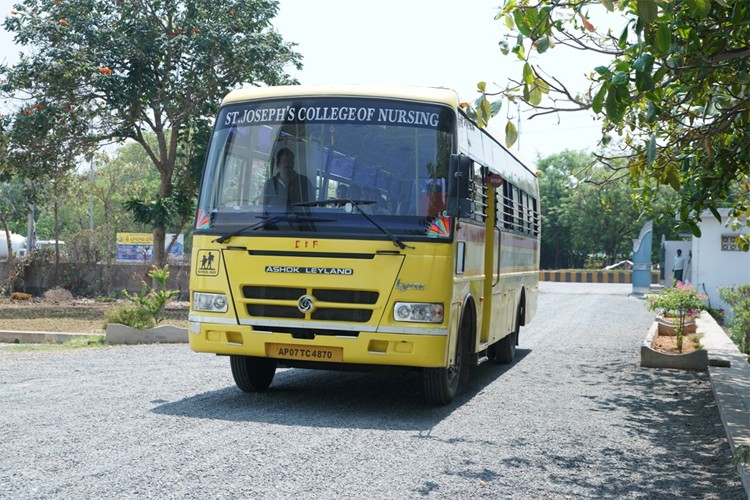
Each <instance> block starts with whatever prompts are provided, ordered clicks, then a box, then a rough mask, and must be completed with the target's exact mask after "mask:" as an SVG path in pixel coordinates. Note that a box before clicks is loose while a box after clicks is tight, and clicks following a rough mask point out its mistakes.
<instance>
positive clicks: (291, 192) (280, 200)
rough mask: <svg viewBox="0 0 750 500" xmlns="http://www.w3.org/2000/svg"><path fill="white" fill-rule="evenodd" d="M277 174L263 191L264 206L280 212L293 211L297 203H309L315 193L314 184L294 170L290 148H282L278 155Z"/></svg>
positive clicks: (268, 181) (267, 182)
mask: <svg viewBox="0 0 750 500" xmlns="http://www.w3.org/2000/svg"><path fill="white" fill-rule="evenodd" d="M276 170H277V173H276V175H274V176H273V177H271V178H270V179H268V180H267V181H266V185H265V189H264V191H263V204H264V205H265V206H266V207H271V208H273V209H276V210H279V209H280V208H286V209H287V211H292V206H293V204H295V203H300V202H303V201H309V200H310V195H311V194H313V193H314V191H313V185H312V182H310V179H308V178H307V177H306V176H304V175H300V174H298V173H297V172H296V171H295V170H294V153H292V150H291V149H289V148H281V149H279V151H278V152H277V153H276Z"/></svg>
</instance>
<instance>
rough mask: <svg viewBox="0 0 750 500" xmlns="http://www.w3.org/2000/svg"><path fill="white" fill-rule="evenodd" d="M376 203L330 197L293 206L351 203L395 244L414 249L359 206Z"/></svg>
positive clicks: (402, 247)
mask: <svg viewBox="0 0 750 500" xmlns="http://www.w3.org/2000/svg"><path fill="white" fill-rule="evenodd" d="M373 203H375V202H374V201H373V200H350V199H347V198H329V199H327V200H317V201H303V202H301V203H293V204H292V206H295V207H316V206H325V205H342V204H348V205H351V206H352V208H354V210H356V211H357V213H358V214H362V215H363V216H364V218H365V219H367V220H368V221H370V222H371V223H372V225H373V226H375V227H376V228H378V229H380V231H382V232H383V234H385V235H386V236H388V237H389V238H390V239H391V241H392V242H393V244H394V245H396V246H397V247H399V248H400V249H401V250H403V249H404V248H411V249H412V250H413V249H414V247H410V246H409V245H407V244H406V243H404V242H403V241H401V238H399V237H398V236H396V235H395V234H393V233H392V232H390V231H389V230H388V229H386V228H384V227H383V226H381V225H380V223H379V222H378V221H376V220H375V219H373V218H372V217H370V214H368V213H367V212H365V211H364V210H362V209H361V208H360V207H359V206H360V205H372V204H373Z"/></svg>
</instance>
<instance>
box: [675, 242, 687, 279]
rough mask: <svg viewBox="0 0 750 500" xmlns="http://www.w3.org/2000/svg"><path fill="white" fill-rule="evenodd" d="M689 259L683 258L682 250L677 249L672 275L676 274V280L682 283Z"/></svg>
mask: <svg viewBox="0 0 750 500" xmlns="http://www.w3.org/2000/svg"><path fill="white" fill-rule="evenodd" d="M686 261H687V258H685V257H683V255H682V250H680V249H679V248H678V249H677V253H676V254H675V256H674V264H673V265H672V273H673V274H674V280H675V281H679V282H682V274H683V272H684V271H685V263H686Z"/></svg>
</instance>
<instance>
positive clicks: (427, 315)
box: [393, 302, 443, 323]
mask: <svg viewBox="0 0 750 500" xmlns="http://www.w3.org/2000/svg"><path fill="white" fill-rule="evenodd" d="M393 317H394V318H395V320H396V321H413V322H417V323H442V322H443V304H425V303H420V302H396V304H395V305H394V306H393Z"/></svg>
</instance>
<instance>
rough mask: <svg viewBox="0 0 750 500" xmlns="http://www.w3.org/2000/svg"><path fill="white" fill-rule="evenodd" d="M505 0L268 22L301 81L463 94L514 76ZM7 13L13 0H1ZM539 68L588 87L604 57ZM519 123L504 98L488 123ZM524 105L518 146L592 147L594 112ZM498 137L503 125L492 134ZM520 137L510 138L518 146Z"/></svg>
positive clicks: (327, 1)
mask: <svg viewBox="0 0 750 500" xmlns="http://www.w3.org/2000/svg"><path fill="white" fill-rule="evenodd" d="M501 3H502V1H501V0H471V1H466V0H379V1H378V2H373V3H362V2H354V1H351V0H317V1H310V0H280V1H279V14H278V16H277V18H276V19H275V22H274V25H275V27H276V29H277V30H278V31H279V32H280V33H281V34H282V36H283V37H284V39H285V40H286V41H288V42H294V43H297V44H298V46H297V47H296V50H297V51H298V52H299V53H300V54H302V56H303V64H304V67H303V69H302V70H301V71H297V70H292V71H290V72H291V74H292V75H293V76H295V77H296V78H297V80H299V82H300V83H302V84H347V83H355V84H397V85H418V86H429V87H447V88H451V89H453V90H455V91H457V92H458V94H459V96H460V98H461V99H462V100H464V101H467V102H472V101H474V100H475V99H476V98H477V97H478V96H479V94H478V93H477V90H476V88H477V83H478V82H480V81H485V82H487V86H488V90H493V89H497V88H505V87H506V85H507V84H508V79H509V77H516V78H518V77H520V74H521V64H520V62H518V60H517V58H516V57H515V56H513V55H508V56H505V55H503V54H502V53H501V52H500V49H499V47H498V42H500V40H501V39H502V37H503V34H504V28H503V23H502V21H495V20H494V17H495V14H497V12H498V10H499V7H498V5H500V4H501ZM2 7H7V12H2V11H0V16H2V17H5V16H7V15H8V14H9V13H10V9H11V2H10V0H0V8H2ZM18 52H19V48H18V47H15V46H14V45H13V42H12V38H11V36H10V34H9V33H7V32H6V31H4V30H3V29H0V60H5V61H6V62H12V61H14V60H15V59H16V58H17V54H18ZM539 62H541V63H542V66H543V68H544V69H545V70H546V71H547V72H549V73H551V74H553V75H555V76H561V80H562V81H564V82H565V83H566V84H568V85H569V86H570V87H571V88H574V89H576V90H579V91H582V90H584V89H586V88H588V85H587V82H586V80H585V78H584V75H585V74H586V73H588V72H590V71H591V70H592V69H593V68H594V67H595V66H597V65H599V64H601V63H602V61H596V60H594V59H593V58H592V56H590V55H588V54H586V56H585V57H582V56H581V54H580V53H573V54H571V53H566V52H565V50H564V48H563V47H559V46H558V47H556V48H555V49H553V50H551V51H548V52H547V54H545V55H544V56H542V58H540V59H539ZM508 112H510V113H511V114H512V116H513V120H514V123H516V124H517V125H518V121H517V115H518V113H517V109H516V108H515V107H513V108H511V109H510V110H509V109H508V106H507V103H505V104H504V105H503V109H502V111H501V112H500V114H499V115H498V116H497V117H496V118H494V119H493V120H492V121H491V122H490V127H491V128H493V129H495V130H496V131H501V130H503V129H504V127H505V122H506V120H507V113H508ZM530 114H531V112H530V111H529V110H525V109H523V108H522V110H521V121H520V134H519V137H520V140H519V143H520V153H521V155H522V156H523V157H525V158H527V159H529V160H531V161H533V160H535V159H536V158H537V156H538V155H541V156H548V155H551V154H554V153H557V152H560V151H562V150H564V149H585V150H594V149H595V148H596V144H597V140H598V139H599V137H600V125H599V122H596V121H594V120H593V117H592V115H590V114H585V113H562V114H559V115H556V116H551V117H537V118H533V119H528V117H529V115H530ZM496 135H498V137H499V138H500V139H501V140H502V137H503V136H502V134H496ZM515 149H517V147H514V150H515Z"/></svg>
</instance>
